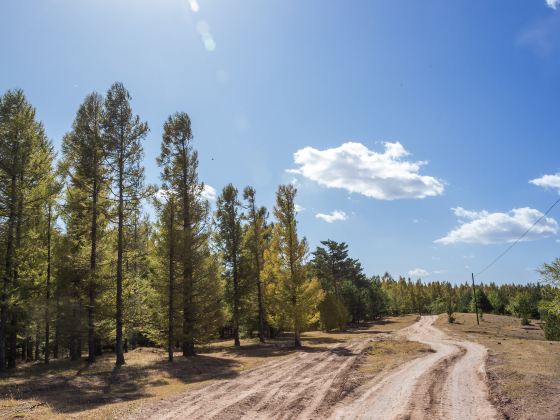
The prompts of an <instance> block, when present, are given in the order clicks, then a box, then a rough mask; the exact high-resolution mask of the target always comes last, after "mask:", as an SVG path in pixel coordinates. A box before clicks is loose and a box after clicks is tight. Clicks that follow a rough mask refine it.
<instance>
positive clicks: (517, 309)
mask: <svg viewBox="0 0 560 420" xmlns="http://www.w3.org/2000/svg"><path fill="white" fill-rule="evenodd" d="M532 308H533V303H532V301H531V296H529V294H528V293H527V292H517V293H516V294H515V296H514V297H513V298H511V300H510V301H509V304H508V306H507V310H508V311H509V312H511V313H512V314H514V315H515V316H516V317H518V318H520V319H521V325H529V317H530V316H531V312H532Z"/></svg>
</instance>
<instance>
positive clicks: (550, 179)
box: [529, 0, 560, 192]
mask: <svg viewBox="0 0 560 420" xmlns="http://www.w3.org/2000/svg"><path fill="white" fill-rule="evenodd" d="M558 1H560V0H558ZM529 184H533V185H536V186H537V187H543V188H552V189H556V190H558V191H559V192H560V174H554V175H544V176H541V177H540V178H535V179H532V180H530V181H529Z"/></svg>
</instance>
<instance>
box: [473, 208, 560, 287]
mask: <svg viewBox="0 0 560 420" xmlns="http://www.w3.org/2000/svg"><path fill="white" fill-rule="evenodd" d="M558 203H560V198H559V199H558V200H556V201H555V202H554V203H553V204H552V205H551V206H550V207H549V208H548V210H547V211H546V212H545V213H544V214H543V215H542V216H541V217H539V218H538V219H537V220H536V221H535V223H533V224H532V225H531V227H530V228H529V229H527V230H526V231H525V232H524V233H523V235H521V236H520V237H519V238H517V239H516V240H515V241H514V242H512V243H511V245H510V246H508V247H507V248H506V249H505V250H503V251H502V252H501V253H500V254H498V256H497V257H496V258H494V259H493V260H492V261H491V262H490V264H488V265H487V266H486V267H484V268H483V269H482V270H480V271H479V272H478V273H476V274H475V277H478V276H480V275H481V274H482V273H484V272H485V271H486V270H488V269H489V268H490V267H492V266H493V265H494V264H496V263H497V262H498V261H499V260H500V259H501V258H502V257H503V256H504V255H506V254H507V253H508V252H509V251H510V250H511V249H512V248H513V247H514V246H515V245H517V244H518V243H519V242H520V241H521V240H522V239H523V238H524V237H525V236H527V234H528V233H529V232H530V231H531V230H532V229H533V228H534V227H535V226H536V225H537V224H538V223H539V222H540V221H541V220H542V219H544V218H545V217H546V216H547V215H548V213H550V212H551V210H552V209H553V208H554V207H555V206H556V205H557V204H558Z"/></svg>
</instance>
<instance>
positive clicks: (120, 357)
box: [115, 140, 124, 366]
mask: <svg viewBox="0 0 560 420" xmlns="http://www.w3.org/2000/svg"><path fill="white" fill-rule="evenodd" d="M121 145H122V140H121ZM123 177H124V151H123V150H122V146H121V152H120V155H119V208H118V244H117V313H116V324H117V340H116V347H115V353H116V356H117V360H116V365H117V366H121V365H124V353H123V331H122V330H123V321H122V282H123V246H124V242H123V239H124V238H123V234H124V232H123V227H124V197H123V194H124V191H123V190H124V179H123Z"/></svg>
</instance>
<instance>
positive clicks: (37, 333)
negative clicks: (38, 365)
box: [33, 328, 41, 361]
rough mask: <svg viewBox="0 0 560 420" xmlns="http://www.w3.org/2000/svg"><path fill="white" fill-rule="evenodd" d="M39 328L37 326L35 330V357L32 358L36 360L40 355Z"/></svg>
mask: <svg viewBox="0 0 560 420" xmlns="http://www.w3.org/2000/svg"><path fill="white" fill-rule="evenodd" d="M39 344H40V342H39V328H37V331H36V332H35V358H34V359H33V360H35V361H37V360H39V359H40V358H41V357H40V356H41V353H40V347H39Z"/></svg>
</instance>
